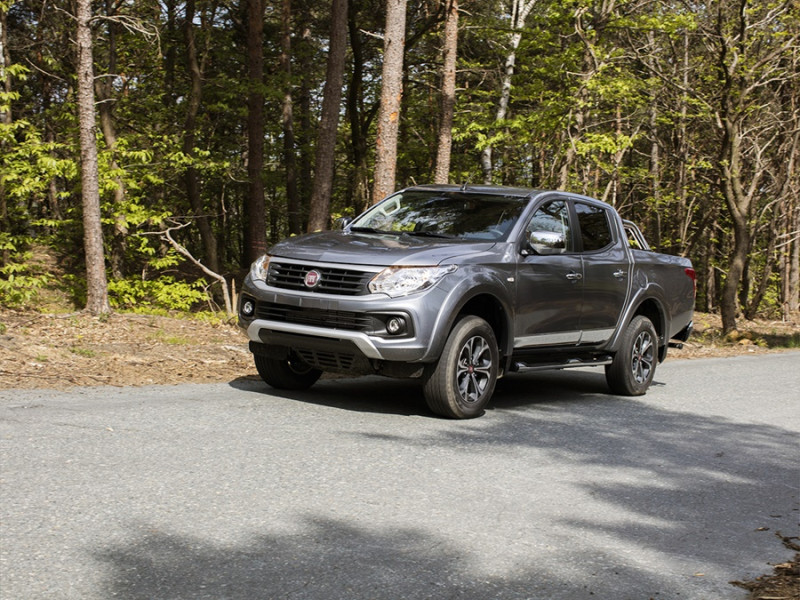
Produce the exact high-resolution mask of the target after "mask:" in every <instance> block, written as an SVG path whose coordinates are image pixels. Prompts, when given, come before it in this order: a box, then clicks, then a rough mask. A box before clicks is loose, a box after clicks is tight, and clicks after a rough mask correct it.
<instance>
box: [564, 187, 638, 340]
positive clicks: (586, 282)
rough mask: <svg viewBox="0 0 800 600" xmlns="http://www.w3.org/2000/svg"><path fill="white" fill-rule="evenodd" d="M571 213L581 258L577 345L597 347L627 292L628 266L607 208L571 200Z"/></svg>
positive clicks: (612, 327) (606, 336) (613, 323)
mask: <svg viewBox="0 0 800 600" xmlns="http://www.w3.org/2000/svg"><path fill="white" fill-rule="evenodd" d="M573 210H574V215H575V219H576V221H577V226H578V230H579V245H580V250H581V256H582V258H583V308H582V311H581V319H580V329H581V339H580V343H581V344H599V343H602V342H604V341H606V340H608V339H609V338H610V337H611V336H612V335H613V333H614V331H615V329H616V327H617V322H618V321H619V318H620V315H621V314H622V310H623V308H624V307H625V303H626V302H627V299H628V293H629V289H630V271H631V269H630V263H629V256H628V252H627V251H626V247H625V244H626V243H627V241H624V243H623V240H622V239H621V238H620V236H621V233H620V232H619V231H617V230H616V227H615V224H616V220H615V219H614V215H613V214H611V210H610V209H609V208H606V207H603V206H598V205H595V204H590V203H588V202H582V201H580V200H575V201H574V202H573Z"/></svg>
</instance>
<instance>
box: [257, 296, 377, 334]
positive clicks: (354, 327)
mask: <svg viewBox="0 0 800 600" xmlns="http://www.w3.org/2000/svg"><path fill="white" fill-rule="evenodd" d="M256 315H257V316H258V318H259V319H267V320H269V321H279V322H281V323H295V324H297V325H311V326H314V327H326V328H329V329H346V330H348V331H361V332H371V331H373V330H374V329H375V319H373V318H372V317H370V316H368V315H365V314H363V313H357V312H351V311H345V310H320V309H316V308H300V307H296V306H287V305H285V304H274V303H272V302H259V303H258V308H257V309H256Z"/></svg>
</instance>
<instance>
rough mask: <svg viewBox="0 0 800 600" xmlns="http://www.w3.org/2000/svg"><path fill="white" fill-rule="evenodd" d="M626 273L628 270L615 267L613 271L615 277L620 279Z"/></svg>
mask: <svg viewBox="0 0 800 600" xmlns="http://www.w3.org/2000/svg"><path fill="white" fill-rule="evenodd" d="M627 274H628V272H627V271H623V270H622V269H617V270H616V271H614V277H616V278H617V279H622V278H623V277H625V275H627Z"/></svg>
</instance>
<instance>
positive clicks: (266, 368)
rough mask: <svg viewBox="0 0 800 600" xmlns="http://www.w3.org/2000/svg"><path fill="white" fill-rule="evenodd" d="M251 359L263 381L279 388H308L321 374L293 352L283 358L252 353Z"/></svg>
mask: <svg viewBox="0 0 800 600" xmlns="http://www.w3.org/2000/svg"><path fill="white" fill-rule="evenodd" d="M253 360H254V361H255V363H256V370H257V371H258V374H259V375H260V376H261V379H263V380H264V383H266V384H267V385H270V386H272V387H274V388H276V389H279V390H305V389H308V388H310V387H311V386H312V385H314V384H315V383H316V382H317V379H319V378H320V376H321V375H322V371H320V370H319V369H315V368H314V367H312V366H311V365H309V364H308V363H307V362H305V361H304V360H303V359H301V358H300V357H299V356H296V355H295V354H293V353H292V354H290V355H289V357H288V358H284V359H277V358H268V357H266V356H261V355H258V354H254V355H253Z"/></svg>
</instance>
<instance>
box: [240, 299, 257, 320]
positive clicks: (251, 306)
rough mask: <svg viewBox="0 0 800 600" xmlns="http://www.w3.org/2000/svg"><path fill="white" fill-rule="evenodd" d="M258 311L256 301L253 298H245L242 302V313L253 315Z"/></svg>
mask: <svg viewBox="0 0 800 600" xmlns="http://www.w3.org/2000/svg"><path fill="white" fill-rule="evenodd" d="M255 312H256V305H255V302H253V301H252V300H245V301H244V302H242V315H244V316H245V317H252V316H253V314H254V313H255Z"/></svg>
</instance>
